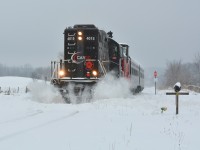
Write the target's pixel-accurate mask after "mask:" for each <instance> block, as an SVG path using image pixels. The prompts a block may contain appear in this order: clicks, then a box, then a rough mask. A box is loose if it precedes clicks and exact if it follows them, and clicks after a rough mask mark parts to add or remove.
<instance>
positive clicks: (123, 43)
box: [119, 43, 129, 46]
mask: <svg viewBox="0 0 200 150" xmlns="http://www.w3.org/2000/svg"><path fill="white" fill-rule="evenodd" d="M119 44H120V45H128V44H127V43H119ZM128 46H129V45H128Z"/></svg>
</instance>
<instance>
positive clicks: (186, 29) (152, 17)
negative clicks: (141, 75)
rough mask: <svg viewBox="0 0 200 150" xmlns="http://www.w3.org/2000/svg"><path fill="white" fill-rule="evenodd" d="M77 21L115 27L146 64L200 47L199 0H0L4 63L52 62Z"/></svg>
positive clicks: (185, 57)
mask: <svg viewBox="0 0 200 150" xmlns="http://www.w3.org/2000/svg"><path fill="white" fill-rule="evenodd" d="M74 24H95V25H96V26H97V27H98V28H99V29H103V30H105V31H106V32H107V31H110V30H111V31H112V32H113V33H114V39H115V40H116V41H118V42H123V43H124V42H125V43H128V44H129V45H130V55H131V57H132V58H133V59H136V60H137V61H138V62H140V63H141V64H142V65H143V66H144V67H165V66H166V62H167V61H173V60H180V59H181V60H182V61H183V62H192V61H193V60H194V55H195V54H196V53H198V52H200V1H199V0H98V1H97V0H70V1H69V0H0V63H1V64H5V65H8V66H19V65H24V64H31V65H32V66H33V67H38V66H48V65H50V61H51V60H56V59H57V56H58V53H59V52H63V49H64V40H63V31H64V29H65V28H66V27H67V26H73V25H74Z"/></svg>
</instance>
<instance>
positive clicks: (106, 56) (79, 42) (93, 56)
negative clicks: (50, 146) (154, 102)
mask: <svg viewBox="0 0 200 150" xmlns="http://www.w3.org/2000/svg"><path fill="white" fill-rule="evenodd" d="M109 72H113V75H114V76H115V77H117V78H120V77H123V78H126V79H127V80H130V81H129V82H130V84H131V86H130V90H131V91H132V92H134V93H135V92H140V91H142V90H143V88H144V69H143V68H142V67H141V66H140V65H139V64H138V63H136V62H135V61H134V60H132V59H131V57H130V56H129V46H128V44H126V43H118V42H116V41H115V40H114V39H113V38H112V32H111V31H110V32H108V33H106V32H105V31H103V30H100V29H98V28H97V27H96V26H95V25H92V24H77V25H74V26H73V27H67V28H66V29H65V30H64V58H63V59H61V60H60V61H52V62H51V76H52V78H51V83H52V84H53V85H55V86H56V87H58V88H59V90H60V92H61V93H62V95H67V94H69V90H68V87H69V86H70V84H73V85H74V86H73V92H74V93H75V95H80V93H82V91H84V89H85V87H90V88H87V89H89V91H91V90H92V89H93V87H94V86H95V85H96V83H98V81H99V80H101V79H103V78H104V77H105V76H106V75H107V74H108V73H109ZM66 99H67V98H66ZM67 102H69V100H67Z"/></svg>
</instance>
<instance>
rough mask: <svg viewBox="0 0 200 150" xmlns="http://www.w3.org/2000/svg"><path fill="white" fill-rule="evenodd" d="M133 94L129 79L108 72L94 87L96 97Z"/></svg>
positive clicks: (121, 96)
mask: <svg viewBox="0 0 200 150" xmlns="http://www.w3.org/2000/svg"><path fill="white" fill-rule="evenodd" d="M130 95H131V92H130V84H129V82H128V80H127V79H124V78H116V77H114V76H113V75H112V74H108V75H107V76H106V77H105V78H104V79H103V80H102V81H100V82H99V83H98V84H97V86H96V87H95V89H94V99H104V98H106V99H107V98H126V97H128V96H130Z"/></svg>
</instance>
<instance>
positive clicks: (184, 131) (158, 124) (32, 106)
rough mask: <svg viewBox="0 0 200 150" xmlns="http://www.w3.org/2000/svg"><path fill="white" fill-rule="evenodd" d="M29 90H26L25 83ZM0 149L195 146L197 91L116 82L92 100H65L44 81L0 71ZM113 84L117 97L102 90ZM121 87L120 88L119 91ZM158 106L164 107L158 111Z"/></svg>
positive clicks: (171, 149) (199, 133)
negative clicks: (132, 91)
mask: <svg viewBox="0 0 200 150" xmlns="http://www.w3.org/2000/svg"><path fill="white" fill-rule="evenodd" d="M26 86H29V87H32V89H33V90H32V93H30V92H29V93H25V90H24V89H25V87H26ZM0 87H1V89H2V90H6V89H7V88H9V87H10V89H11V88H13V89H14V88H18V87H20V89H23V90H20V92H16V90H13V92H11V93H10V94H9V95H6V94H5V93H4V92H2V93H0V150H199V149H200V142H199V141H200V140H199V139H200V129H199V128H200V94H198V93H194V92H191V91H189V92H190V95H189V96H180V103H179V104H180V108H179V109H180V110H179V115H175V96H168V95H166V92H169V91H170V90H167V91H166V90H162V91H159V90H158V91H157V94H156V95H155V92H154V88H153V87H151V88H145V89H144V91H143V92H142V93H140V94H138V95H129V94H128V93H126V92H125V93H124V92H122V95H121V96H120V94H119V88H121V87H120V86H117V85H116V84H115V87H109V86H107V88H99V89H101V90H102V91H101V93H102V97H96V98H95V99H94V101H93V102H91V103H82V104H65V103H63V101H62V99H61V97H60V96H59V93H58V92H57V91H56V90H55V89H53V88H52V87H50V86H49V85H48V84H45V83H43V82H39V83H34V82H33V81H32V79H27V78H19V77H0ZM116 87H118V90H116V91H117V94H116V95H117V97H114V98H113V96H110V97H109V95H108V94H105V95H106V98H103V95H104V93H105V92H106V91H107V92H108V93H112V95H113V92H112V91H115V88H116ZM123 90H124V89H123V88H121V91H123ZM161 107H167V110H166V111H164V112H163V113H161Z"/></svg>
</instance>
